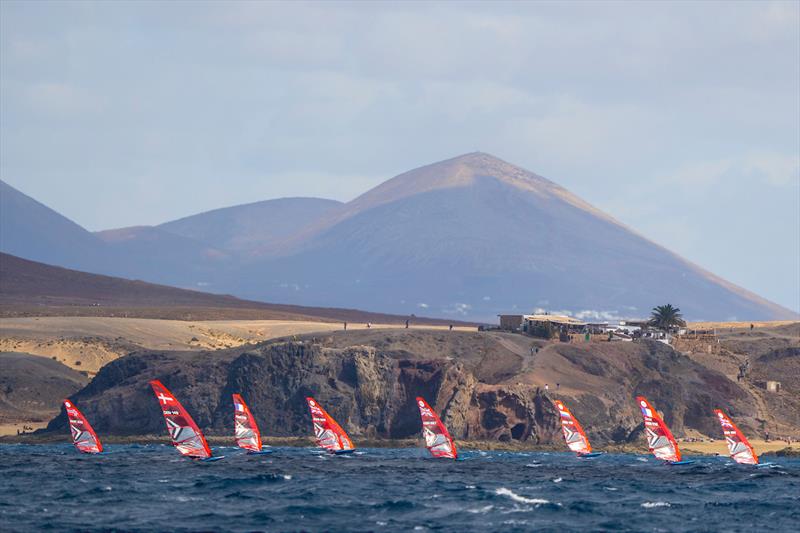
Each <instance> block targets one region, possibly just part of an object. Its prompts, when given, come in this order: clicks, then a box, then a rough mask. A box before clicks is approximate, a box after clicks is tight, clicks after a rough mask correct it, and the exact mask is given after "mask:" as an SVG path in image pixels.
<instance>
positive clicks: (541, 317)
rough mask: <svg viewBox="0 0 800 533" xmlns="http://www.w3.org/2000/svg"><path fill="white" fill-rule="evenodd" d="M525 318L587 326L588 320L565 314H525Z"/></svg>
mask: <svg viewBox="0 0 800 533" xmlns="http://www.w3.org/2000/svg"><path fill="white" fill-rule="evenodd" d="M524 317H525V320H529V321H531V322H552V323H553V324H564V325H567V326H585V325H586V322H581V321H580V320H578V319H577V318H572V317H571V316H565V315H524Z"/></svg>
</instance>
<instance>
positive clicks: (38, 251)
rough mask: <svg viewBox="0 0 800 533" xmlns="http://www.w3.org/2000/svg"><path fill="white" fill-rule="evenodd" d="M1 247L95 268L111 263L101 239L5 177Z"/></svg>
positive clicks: (0, 186) (0, 190)
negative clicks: (7, 180) (28, 194)
mask: <svg viewBox="0 0 800 533" xmlns="http://www.w3.org/2000/svg"><path fill="white" fill-rule="evenodd" d="M0 251H3V252H6V253H9V254H14V255H18V256H20V257H26V258H28V259H32V260H34V261H43V262H46V263H55V264H58V265H62V266H66V267H70V268H81V269H84V270H88V271H91V272H102V271H105V270H106V269H107V268H108V267H109V264H108V260H109V257H108V256H107V255H106V251H105V246H104V245H103V243H102V241H100V239H98V238H97V237H95V236H94V235H92V234H91V233H90V232H88V231H86V230H85V229H83V228H82V227H80V226H79V225H78V224H76V223H74V222H73V221H71V220H69V219H68V218H66V217H64V216H62V215H60V214H58V213H56V212H55V211H53V210H52V209H50V208H49V207H47V206H45V205H43V204H41V203H39V202H37V201H36V200H34V199H33V198H31V197H30V196H27V195H25V194H23V193H21V192H20V191H18V190H17V189H15V188H14V187H12V186H10V185H8V184H7V183H5V182H4V181H0Z"/></svg>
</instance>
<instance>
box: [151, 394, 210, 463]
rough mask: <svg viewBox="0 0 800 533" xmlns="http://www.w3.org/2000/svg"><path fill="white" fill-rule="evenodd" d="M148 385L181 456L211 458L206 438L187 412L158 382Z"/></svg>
mask: <svg viewBox="0 0 800 533" xmlns="http://www.w3.org/2000/svg"><path fill="white" fill-rule="evenodd" d="M150 385H151V386H152V387H153V393H155V395H156V399H157V400H158V405H160V406H161V412H162V413H163V414H164V420H165V421H166V423H167V431H168V432H169V436H170V437H171V438H172V444H173V445H174V446H175V447H176V448H177V449H178V451H179V452H181V454H182V455H185V456H187V457H193V458H197V459H207V458H209V457H211V449H210V448H209V447H208V443H207V442H206V438H205V437H204V436H203V432H202V431H200V428H199V427H197V424H196V423H195V421H194V420H193V419H192V417H191V416H190V415H189V413H188V411H186V409H184V408H183V406H182V405H181V403H180V402H179V401H178V400H176V399H175V396H173V395H172V393H171V392H169V390H167V388H166V387H165V386H164V385H163V384H162V383H161V382H160V381H158V380H157V379H154V380H153V381H151V382H150Z"/></svg>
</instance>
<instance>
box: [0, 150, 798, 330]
mask: <svg viewBox="0 0 800 533" xmlns="http://www.w3.org/2000/svg"><path fill="white" fill-rule="evenodd" d="M4 192H5V189H4ZM14 192H16V191H14ZM41 207H43V206H41ZM14 217H15V218H16V219H17V221H15V225H12V227H11V230H10V231H6V230H4V233H3V236H4V238H3V239H2V241H3V242H0V248H2V249H3V250H4V251H5V250H6V241H8V242H11V243H12V244H14V246H15V248H14V250H17V251H18V253H19V254H20V255H22V256H24V257H28V255H27V248H24V247H22V246H19V245H18V243H19V242H20V241H23V242H25V243H27V244H26V246H28V247H33V248H34V249H35V250H41V249H42V248H44V249H46V250H48V254H49V255H48V257H49V261H50V262H51V263H55V264H59V265H63V264H68V263H69V262H70V261H73V259H74V258H72V257H70V256H69V255H68V254H67V253H66V252H64V253H62V252H63V250H62V248H59V247H56V248H55V249H53V250H49V249H48V247H47V246H46V244H42V242H45V241H46V239H48V238H50V237H49V232H48V231H44V230H42V231H41V232H40V233H41V235H39V234H36V235H32V236H28V237H26V238H25V239H23V238H20V237H19V236H18V235H17V233H20V232H21V231H22V229H24V226H25V224H24V221H25V220H27V219H28V218H26V214H25V213H24V212H19V210H18V214H16V215H14ZM67 222H68V221H67ZM21 227H22V229H20V228H21ZM73 229H75V228H73ZM77 229H79V230H81V229H82V228H80V227H77ZM53 231H55V230H53ZM7 233H11V234H13V235H12V236H11V237H12V238H10V239H9V237H8V236H7V235H6V234H7ZM81 235H82V238H83V237H86V235H83V234H82V233H81ZM98 235H99V236H100V237H102V239H100V238H97V236H95V235H91V234H88V237H92V238H94V241H91V242H93V243H94V242H95V241H100V242H101V244H102V245H103V248H102V250H103V252H102V253H103V254H104V255H103V258H104V259H103V261H99V262H98V264H100V266H98V267H96V268H92V269H91V270H92V271H95V272H103V273H110V274H118V275H124V276H126V277H137V278H140V279H144V280H147V281H152V282H158V283H168V284H174V285H179V286H183V287H198V286H201V287H203V288H204V290H210V291H213V292H224V293H230V294H234V295H236V296H239V297H244V298H249V299H256V300H268V301H280V302H287V303H292V304H301V305H314V306H320V305H321V306H347V307H361V308H368V309H374V310H380V311H383V312H392V313H399V314H405V315H409V314H414V313H425V314H428V315H439V316H452V317H459V318H470V319H482V320H492V321H493V320H494V316H495V315H496V314H497V313H509V312H511V313H513V312H520V313H522V312H530V311H532V310H534V309H535V308H544V309H550V310H559V311H561V310H564V311H569V312H571V313H573V314H574V315H576V316H579V317H583V318H587V319H593V318H604V317H612V316H619V317H629V318H630V317H641V316H646V315H647V314H649V310H650V308H651V307H653V306H655V305H659V304H663V303H667V302H669V303H672V304H674V305H677V306H679V307H680V308H681V309H682V310H683V312H684V315H685V316H686V317H687V318H690V319H715V320H725V319H732V318H737V319H740V320H757V319H780V318H794V317H796V315H795V314H794V313H792V312H791V311H789V310H787V309H784V308H782V307H780V306H778V305H776V304H773V303H771V302H769V301H767V300H764V299H763V298H760V297H758V296H757V295H755V294H752V293H750V292H748V291H746V290H744V289H742V288H740V287H737V286H735V285H732V284H730V283H728V282H726V281H725V280H722V279H720V278H718V277H716V276H714V275H713V274H711V273H709V272H707V271H705V270H703V269H702V268H700V267H698V266H696V265H693V264H691V263H689V262H688V261H686V260H684V259H682V258H680V257H679V256H677V255H675V254H674V253H672V252H670V251H668V250H666V249H664V248H662V247H660V246H658V245H657V244H654V243H653V242H651V241H649V240H647V239H645V238H644V237H642V236H641V235H638V234H637V233H635V232H634V231H633V230H631V229H629V228H627V227H625V226H624V225H622V224H620V223H619V222H617V221H616V220H614V219H613V218H612V217H610V216H608V215H607V214H605V213H603V212H601V211H599V210H598V209H596V208H594V207H592V206H591V205H589V204H588V203H586V202H585V201H583V200H581V199H580V198H578V197H577V196H575V195H573V194H572V193H570V192H569V191H567V190H565V189H564V188H562V187H560V186H559V185H557V184H555V183H553V182H552V181H549V180H547V179H545V178H543V177H541V176H538V175H536V174H534V173H532V172H529V171H527V170H524V169H521V168H519V167H516V166H514V165H512V164H509V163H507V162H505V161H502V160H500V159H497V158H496V157H493V156H491V155H488V154H484V153H471V154H466V155H463V156H460V157H456V158H453V159H449V160H447V161H442V162H439V163H434V164H432V165H428V166H424V167H421V168H418V169H415V170H411V171H409V172H406V173H404V174H401V175H399V176H397V177H395V178H392V179H390V180H388V181H386V182H385V183H383V184H381V185H379V186H378V187H375V188H374V189H372V190H370V191H368V192H366V193H365V194H363V195H361V196H359V197H358V198H356V199H354V200H352V201H350V202H347V203H344V204H340V203H337V202H333V201H326V200H319V199H297V198H295V199H283V200H274V201H267V202H257V203H255V204H248V205H246V206H235V207H233V208H227V209H220V210H216V211H211V212H208V213H201V214H199V215H195V216H193V217H187V218H185V219H181V220H177V221H173V222H168V223H165V224H162V225H160V226H157V227H155V228H124V229H122V230H114V231H113V232H102V233H100V234H98ZM26 239H27V240H26ZM51 240H52V239H51ZM47 242H50V241H47ZM34 244H36V246H34ZM67 248H69V247H67ZM62 257H63V259H62Z"/></svg>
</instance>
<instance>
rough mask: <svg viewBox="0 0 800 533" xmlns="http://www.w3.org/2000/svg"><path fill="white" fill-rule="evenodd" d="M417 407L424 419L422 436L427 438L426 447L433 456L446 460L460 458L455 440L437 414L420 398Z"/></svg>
mask: <svg viewBox="0 0 800 533" xmlns="http://www.w3.org/2000/svg"><path fill="white" fill-rule="evenodd" d="M417 407H419V415H420V417H422V435H423V436H424V437H425V447H426V448H428V451H429V452H431V455H433V456H434V457H443V458H446V459H456V458H458V451H457V450H456V445H455V443H454V442H453V438H452V437H450V433H449V432H448V431H447V428H446V427H445V426H444V424H442V421H441V420H440V419H439V417H438V416H437V415H436V412H434V410H433V409H431V406H430V405H428V403H427V402H426V401H425V400H424V399H422V398H419V397H418V398H417Z"/></svg>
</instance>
